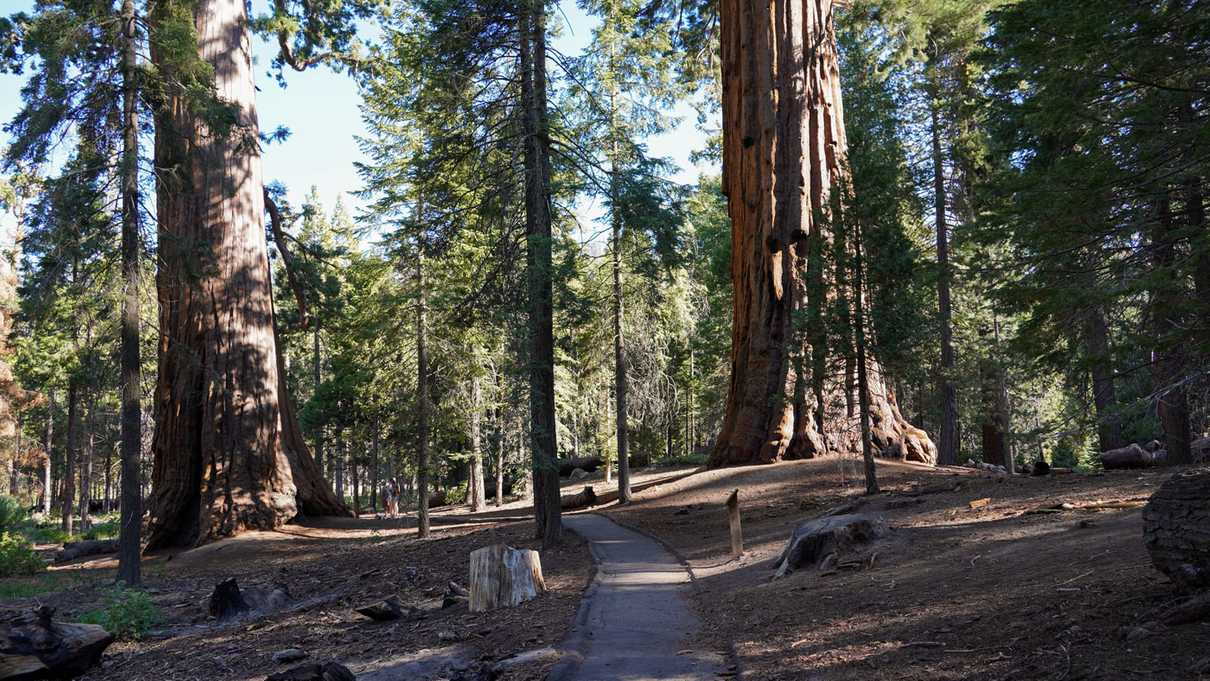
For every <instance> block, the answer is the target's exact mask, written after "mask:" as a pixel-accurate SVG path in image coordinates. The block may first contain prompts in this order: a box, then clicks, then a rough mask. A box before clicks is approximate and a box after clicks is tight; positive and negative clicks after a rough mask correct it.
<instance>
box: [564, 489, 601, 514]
mask: <svg viewBox="0 0 1210 681" xmlns="http://www.w3.org/2000/svg"><path fill="white" fill-rule="evenodd" d="M596 505H597V493H596V491H595V490H593V488H592V485H585V486H584V489H582V490H580V491H579V492H577V493H575V494H569V495H567V496H565V497H563V510H564V511H574V510H576V509H580V508H588V507H589V506H596Z"/></svg>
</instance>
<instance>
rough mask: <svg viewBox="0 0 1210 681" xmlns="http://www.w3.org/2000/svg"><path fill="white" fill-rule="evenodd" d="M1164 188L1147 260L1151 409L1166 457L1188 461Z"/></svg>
mask: <svg viewBox="0 0 1210 681" xmlns="http://www.w3.org/2000/svg"><path fill="white" fill-rule="evenodd" d="M1170 200H1171V199H1170V197H1169V194H1168V189H1167V187H1161V188H1160V189H1159V197H1158V198H1157V200H1156V220H1155V222H1154V226H1153V227H1152V234H1151V250H1152V254H1151V259H1152V270H1153V273H1154V274H1153V276H1154V278H1155V280H1156V285H1155V287H1154V288H1153V290H1152V291H1151V320H1152V327H1153V329H1154V332H1155V334H1156V337H1157V344H1156V347H1155V349H1154V350H1153V352H1152V381H1153V387H1154V392H1155V396H1156V413H1157V415H1158V416H1159V419H1160V425H1161V426H1163V428H1164V445H1165V448H1166V449H1167V450H1168V462H1169V463H1173V464H1183V463H1189V462H1190V461H1192V455H1191V453H1190V451H1189V401H1188V397H1187V390H1186V388H1185V385H1184V379H1185V357H1184V352H1183V350H1182V349H1181V348H1180V347H1177V346H1176V345H1175V344H1176V343H1177V341H1176V340H1175V338H1174V336H1175V332H1177V331H1178V330H1179V329H1180V328H1181V326H1182V320H1181V318H1180V299H1181V298H1182V297H1183V294H1184V291H1183V290H1182V289H1183V286H1182V283H1181V281H1180V279H1179V278H1178V276H1177V274H1176V235H1175V234H1174V233H1173V231H1174V230H1173V225H1172V208H1171V204H1170Z"/></svg>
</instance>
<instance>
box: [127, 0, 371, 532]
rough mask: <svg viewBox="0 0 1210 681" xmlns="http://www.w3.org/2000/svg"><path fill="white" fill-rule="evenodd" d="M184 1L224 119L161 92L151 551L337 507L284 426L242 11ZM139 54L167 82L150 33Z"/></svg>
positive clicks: (161, 13) (221, 2) (158, 14)
mask: <svg viewBox="0 0 1210 681" xmlns="http://www.w3.org/2000/svg"><path fill="white" fill-rule="evenodd" d="M186 6H187V7H190V8H191V9H192V16H193V20H194V27H195V29H196V40H197V54H198V57H199V58H200V59H201V60H202V61H204V62H205V63H207V64H209V66H210V67H211V68H212V69H213V73H214V86H215V92H216V94H217V96H218V98H219V99H221V100H222V101H223V102H224V103H226V104H227V105H228V106H229V107H230V113H231V115H232V117H233V121H232V123H233V125H232V126H231V127H230V129H229V130H216V129H211V128H210V127H209V126H208V125H207V121H206V120H204V119H203V116H202V115H201V114H200V113H195V112H194V111H192V110H191V109H190V108H189V103H188V102H187V101H186V100H185V98H184V97H183V96H180V93H176V92H171V91H170V92H169V97H168V99H167V100H166V101H165V102H164V105H163V107H162V109H161V112H162V113H160V114H159V115H158V116H157V121H156V168H157V173H156V178H157V191H156V196H157V213H158V222H159V240H158V243H159V251H158V255H159V263H160V266H159V271H158V273H157V278H156V283H157V289H158V293H159V300H160V324H159V331H160V342H159V376H158V379H157V389H156V393H155V411H156V433H155V438H154V440H153V444H152V451H153V455H154V467H153V471H152V494H151V499H150V502H149V506H150V512H151V519H150V525H149V537H148V540H149V547H153V548H154V547H159V546H165V545H179V544H197V543H202V542H206V541H210V540H212V539H216V538H219V537H223V536H229V535H233V534H236V533H239V532H241V531H243V530H246V529H265V530H267V529H273V528H276V527H278V526H280V525H281V524H283V523H285V522H287V521H289V520H290V519H292V518H294V517H295V516H297V515H299V513H300V512H305V513H308V514H316V515H319V514H347V513H348V510H347V509H346V508H345V507H344V505H343V503H342V502H341V501H340V500H339V499H337V498H336V497H335V496H334V495H333V494H332V492H331V489H330V488H328V486H327V485H326V484H324V483H323V480H322V479H321V477H320V475H319V471H318V468H317V466H316V465H315V462H314V460H313V459H312V458H311V454H310V452H309V451H308V450H307V448H306V445H305V443H304V442H303V441H302V438H301V435H300V433H298V432H296V431H297V428H298V423H297V420H296V419H295V418H294V415H293V412H292V408H291V405H290V402H289V397H288V392H286V390H285V380H284V378H285V377H284V375H283V374H282V366H281V358H280V356H279V354H278V351H277V345H278V343H277V339H276V333H275V329H274V320H273V306H272V299H271V289H270V286H271V281H270V270H269V261H268V258H267V247H266V243H265V225H264V211H265V206H264V195H263V194H264V183H263V180H262V176H261V161H260V155H259V145H258V133H259V127H258V123H257V116H256V103H255V85H254V82H253V75H252V60H251V49H250V42H249V35H248V17H247V13H246V7H245V4H244V2H243V1H242V0H197V1H196V2H193V3H188V4H187V5H186ZM182 9H183V8H182V6H181V3H180V0H159V1H158V2H153V3H152V9H151V16H150V17H149V19H150V24H151V25H152V27H153V30H154V28H155V27H156V26H158V25H163V23H164V22H166V21H169V20H170V17H172V16H178V15H179V13H180V12H181V11H182ZM185 11H188V10H185ZM151 56H152V61H153V62H154V63H155V65H156V67H157V68H158V69H159V70H160V71H161V73H163V74H165V75H166V76H167V80H168V82H170V83H171V82H174V77H175V76H176V75H177V74H178V72H179V70H180V68H181V64H178V63H175V62H174V60H175V59H178V58H179V55H177V54H175V53H171V52H168V51H166V50H164V49H163V47H162V46H161V45H158V44H157V43H156V41H152V55H151Z"/></svg>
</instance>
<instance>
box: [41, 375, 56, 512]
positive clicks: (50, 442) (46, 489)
mask: <svg viewBox="0 0 1210 681" xmlns="http://www.w3.org/2000/svg"><path fill="white" fill-rule="evenodd" d="M47 393H48V394H47V397H46V435H45V436H44V437H45V438H46V446H45V449H46V467H45V469H44V470H43V471H42V514H43V515H45V516H46V517H47V518H48V519H49V518H50V510H51V508H53V504H54V496H55V495H54V489H55V486H54V480H53V479H52V478H51V474H52V470H53V468H54V457H53V456H52V455H51V452H53V451H54V449H55V390H54V388H51V389H50V390H49V391H47Z"/></svg>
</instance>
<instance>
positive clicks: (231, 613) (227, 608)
mask: <svg viewBox="0 0 1210 681" xmlns="http://www.w3.org/2000/svg"><path fill="white" fill-rule="evenodd" d="M289 600H290V592H289V591H288V590H287V589H286V587H285V586H283V585H280V584H278V585H276V586H273V587H271V588H264V587H252V588H250V589H243V590H241V589H240V588H239V584H237V583H236V581H235V578H234V577H230V578H228V579H224V580H223V581H221V582H219V583H218V584H215V585H214V591H213V592H211V594H210V600H209V602H208V604H207V606H206V611H207V612H209V613H210V616H211V617H214V618H216V619H219V620H225V619H229V618H231V617H236V616H238V615H242V614H244V613H246V612H251V611H254V610H259V611H271V610H277V609H278V608H280V607H282V606H284V605H285V604H286V603H287V602H288V601H289Z"/></svg>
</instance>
